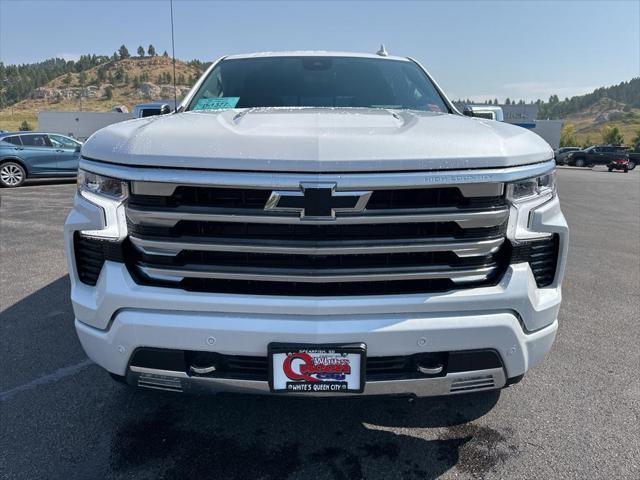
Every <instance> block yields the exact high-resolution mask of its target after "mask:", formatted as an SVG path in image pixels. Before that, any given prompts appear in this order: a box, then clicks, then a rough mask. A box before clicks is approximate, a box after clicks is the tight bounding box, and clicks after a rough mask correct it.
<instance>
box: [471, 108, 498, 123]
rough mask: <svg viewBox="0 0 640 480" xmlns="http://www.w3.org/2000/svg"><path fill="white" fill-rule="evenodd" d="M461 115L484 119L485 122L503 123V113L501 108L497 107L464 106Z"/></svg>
mask: <svg viewBox="0 0 640 480" xmlns="http://www.w3.org/2000/svg"><path fill="white" fill-rule="evenodd" d="M462 114H463V115H465V116H467V117H476V118H485V119H487V120H496V121H498V122H503V121H504V113H503V112H502V108H501V107H498V106H495V107H494V106H489V105H487V106H484V105H476V106H472V105H466V106H465V107H464V108H463V109H462Z"/></svg>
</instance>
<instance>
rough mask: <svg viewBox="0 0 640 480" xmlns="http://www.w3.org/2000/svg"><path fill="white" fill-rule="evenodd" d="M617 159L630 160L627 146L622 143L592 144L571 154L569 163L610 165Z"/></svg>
mask: <svg viewBox="0 0 640 480" xmlns="http://www.w3.org/2000/svg"><path fill="white" fill-rule="evenodd" d="M617 160H629V155H628V154H627V150H626V147H624V146H620V145H592V146H591V147H589V148H585V149H584V150H578V151H575V152H572V153H570V154H569V156H568V157H567V159H566V164H567V165H574V166H576V167H593V166H595V165H609V164H610V163H611V162H614V161H617Z"/></svg>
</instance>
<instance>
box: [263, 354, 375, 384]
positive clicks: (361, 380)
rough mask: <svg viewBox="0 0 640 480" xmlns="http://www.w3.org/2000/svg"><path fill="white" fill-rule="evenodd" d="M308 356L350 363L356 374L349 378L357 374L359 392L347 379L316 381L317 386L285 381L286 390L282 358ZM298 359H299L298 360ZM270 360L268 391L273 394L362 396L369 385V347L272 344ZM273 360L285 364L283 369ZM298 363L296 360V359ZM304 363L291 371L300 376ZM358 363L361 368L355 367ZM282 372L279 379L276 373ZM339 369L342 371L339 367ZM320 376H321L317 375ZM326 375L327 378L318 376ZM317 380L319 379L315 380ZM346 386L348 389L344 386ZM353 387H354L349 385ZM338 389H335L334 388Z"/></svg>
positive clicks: (268, 355) (338, 373)
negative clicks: (301, 354)
mask: <svg viewBox="0 0 640 480" xmlns="http://www.w3.org/2000/svg"><path fill="white" fill-rule="evenodd" d="M300 353H307V354H309V356H310V357H311V358H312V359H313V358H318V357H323V356H324V357H325V358H326V359H329V358H331V359H337V358H344V359H348V364H349V365H350V366H351V365H353V368H354V369H355V370H353V369H352V370H351V371H350V373H349V374H348V375H353V374H354V373H357V375H358V377H357V384H358V385H357V388H354V385H353V383H354V382H353V378H348V377H347V378H346V380H339V379H325V380H322V379H317V381H316V382H311V381H308V380H304V379H302V380H298V379H291V380H290V381H286V378H285V383H284V386H283V384H282V383H283V375H284V377H286V376H287V374H286V373H285V372H284V359H283V356H282V354H284V355H285V358H286V356H288V355H291V354H300ZM296 358H299V357H296ZM267 359H268V362H267V363H268V372H269V390H270V391H271V392H272V393H287V394H293V395H295V394H296V393H317V394H331V393H333V394H336V393H339V394H350V393H352V394H353V393H355V394H357V393H363V392H364V387H365V383H366V375H365V374H366V366H367V365H366V364H367V346H366V345H365V344H364V343H348V344H344V343H340V344H335V343H332V344H326V343H325V344H300V343H275V342H274V343H269V345H268V347H267ZM274 359H275V360H276V361H277V362H280V361H282V362H283V365H282V366H280V365H279V364H276V363H275V362H274ZM356 359H358V360H359V362H354V361H353V360H356ZM294 360H295V359H294ZM301 362H302V363H304V360H302V359H301V360H300V362H297V363H298V366H297V367H296V366H292V368H294V369H296V368H297V371H296V372H294V373H297V374H299V373H300V372H299V365H300V363H301ZM355 363H359V365H357V364H355ZM276 368H278V369H282V375H280V373H278V375H277V378H276V375H275V374H276V372H275V369H276ZM336 368H338V369H339V367H336ZM341 373H342V372H329V373H326V374H327V375H334V376H336V377H339V376H340V374H341ZM314 375H318V374H314ZM319 375H321V376H322V375H325V374H319ZM314 378H316V377H314ZM289 384H291V385H299V386H298V387H290V386H289ZM345 384H346V387H345V386H344V385H345ZM349 384H351V385H349ZM315 385H323V386H322V387H316V386H315ZM332 385H336V386H332Z"/></svg>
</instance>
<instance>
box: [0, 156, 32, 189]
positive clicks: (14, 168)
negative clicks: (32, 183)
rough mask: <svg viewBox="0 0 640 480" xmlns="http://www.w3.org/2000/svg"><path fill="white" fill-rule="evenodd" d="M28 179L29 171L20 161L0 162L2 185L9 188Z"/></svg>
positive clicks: (17, 185)
mask: <svg viewBox="0 0 640 480" xmlns="http://www.w3.org/2000/svg"><path fill="white" fill-rule="evenodd" d="M26 179H27V172H26V170H25V169H24V167H23V166H22V165H20V164H19V163H18V162H12V161H8V162H4V163H2V164H0V185H2V186H3V187H7V188H14V187H19V186H20V185H22V184H23V183H24V181H25V180H26Z"/></svg>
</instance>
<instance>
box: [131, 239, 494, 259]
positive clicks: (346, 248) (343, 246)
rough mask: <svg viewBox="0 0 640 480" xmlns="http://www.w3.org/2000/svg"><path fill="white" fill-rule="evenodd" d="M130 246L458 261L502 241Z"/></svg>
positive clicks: (158, 251)
mask: <svg viewBox="0 0 640 480" xmlns="http://www.w3.org/2000/svg"><path fill="white" fill-rule="evenodd" d="M130 240H131V243H133V245H135V246H136V248H138V249H139V250H140V251H141V252H143V253H145V254H147V255H165V256H175V255H177V254H179V253H180V252H181V251H183V250H192V251H205V252H241V253H279V254H289V255H359V254H378V253H414V252H445V251H452V252H454V253H455V254H456V255H457V256H458V257H460V258H463V257H474V256H480V255H489V254H492V253H495V252H496V251H497V250H498V249H499V248H500V246H501V245H502V243H503V242H504V238H503V237H500V238H495V239H491V240H474V241H456V240H454V239H444V240H439V241H428V240H422V239H418V240H412V239H400V240H395V241H391V240H383V241H373V240H363V241H348V242H345V241H315V242H303V241H271V242H266V241H264V240H262V241H261V240H246V239H242V238H235V239H216V238H212V239H210V240H206V241H205V240H203V239H201V238H198V237H196V238H187V239H181V238H175V239H173V238H171V239H166V238H165V239H163V238H158V239H152V238H151V239H150V238H140V237H136V236H134V235H132V236H131V237H130Z"/></svg>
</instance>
